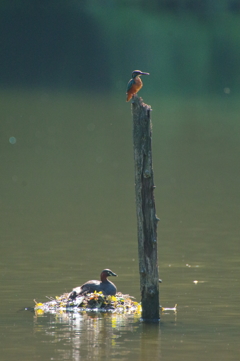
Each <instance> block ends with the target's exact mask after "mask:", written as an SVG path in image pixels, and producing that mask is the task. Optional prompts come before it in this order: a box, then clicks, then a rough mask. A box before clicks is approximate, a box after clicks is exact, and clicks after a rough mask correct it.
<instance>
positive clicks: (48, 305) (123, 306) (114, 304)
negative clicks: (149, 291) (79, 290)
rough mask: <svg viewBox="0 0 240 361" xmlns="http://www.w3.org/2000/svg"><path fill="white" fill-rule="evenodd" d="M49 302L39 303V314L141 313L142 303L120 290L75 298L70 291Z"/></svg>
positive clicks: (37, 306) (36, 310) (37, 310)
mask: <svg viewBox="0 0 240 361" xmlns="http://www.w3.org/2000/svg"><path fill="white" fill-rule="evenodd" d="M48 299H49V301H48V302H45V303H37V302H36V301H35V308H34V310H35V312H36V314H38V315H41V314H44V313H52V314H55V313H63V312H111V313H118V314H139V315H140V314H141V311H142V307H141V304H140V303H138V302H136V301H134V297H132V296H129V295H123V294H122V293H120V292H118V293H117V294H116V295H115V296H105V295H103V293H102V292H96V291H95V292H94V293H89V294H86V295H82V296H77V297H76V298H75V299H74V300H71V299H69V293H64V294H63V295H61V296H56V297H55V298H49V297H48Z"/></svg>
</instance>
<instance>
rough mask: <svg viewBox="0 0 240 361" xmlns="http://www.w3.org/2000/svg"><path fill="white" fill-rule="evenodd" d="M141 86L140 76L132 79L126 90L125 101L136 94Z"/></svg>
mask: <svg viewBox="0 0 240 361" xmlns="http://www.w3.org/2000/svg"><path fill="white" fill-rule="evenodd" d="M142 86H143V83H142V80H141V78H140V77H138V76H137V77H136V78H135V79H134V83H133V85H132V86H131V88H130V89H129V90H128V92H127V102H128V101H129V100H130V99H131V98H132V96H133V95H134V94H136V93H137V92H138V91H139V90H140V89H141V88H142Z"/></svg>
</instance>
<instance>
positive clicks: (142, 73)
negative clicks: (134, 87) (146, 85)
mask: <svg viewBox="0 0 240 361" xmlns="http://www.w3.org/2000/svg"><path fill="white" fill-rule="evenodd" d="M141 75H150V73H144V72H143V71H141Z"/></svg>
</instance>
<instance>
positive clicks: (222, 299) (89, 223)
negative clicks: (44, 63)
mask: <svg viewBox="0 0 240 361" xmlns="http://www.w3.org/2000/svg"><path fill="white" fill-rule="evenodd" d="M144 100H145V101H146V102H147V101H148V100H147V99H144ZM149 103H150V104H151V106H152V108H153V112H152V122H153V166H154V178H155V185H156V187H157V188H156V190H155V200H156V208H157V215H158V217H159V218H160V219H161V221H160V222H159V225H158V253H159V255H158V257H159V274H160V278H162V280H163V283H162V284H161V285H160V303H161V305H162V306H163V307H166V308H171V307H174V305H175V304H177V311H176V312H174V311H172V310H170V311H168V310H166V311H164V312H162V313H161V322H160V324H144V323H143V322H142V321H141V319H140V317H139V316H138V315H130V316H127V315H116V314H101V313H83V314H77V315H76V314H71V313H69V314H66V313H63V314H62V315H58V316H56V315H49V314H43V315H38V316H37V315H35V314H34V313H33V312H30V311H26V310H25V309H26V308H27V307H33V306H34V301H33V300H34V299H35V300H37V302H46V301H47V299H46V296H49V297H55V296H58V295H61V294H62V293H64V292H70V291H71V290H72V288H73V287H76V286H79V285H81V284H82V283H84V282H86V281H87V280H90V279H99V274H100V272H101V271H102V270H103V269H104V268H110V269H111V270H112V271H113V272H116V273H117V274H118V278H116V279H115V278H114V283H115V284H116V286H117V288H118V291H120V292H122V293H124V294H130V295H131V296H133V297H135V299H136V301H138V302H139V301H140V292H139V275H138V254H137V235H136V216H135V203H134V171H133V154H132V123H131V111H130V104H129V103H127V104H126V103H125V100H124V99H120V97H119V98H118V97H113V98H112V99H109V97H105V96H104V95H102V96H101V97H99V96H98V97H96V98H92V97H91V98H90V97H89V98H88V97H86V96H83V95H82V94H74V93H73V94H65V93H54V92H49V91H36V92H34V91H32V92H27V91H25V92H20V91H19V92H18V91H15V92H10V91H9V92H3V91H2V93H1V107H0V114H1V119H2V121H1V127H2V130H1V135H0V138H1V142H0V147H1V157H0V164H1V179H0V187H1V208H0V212H1V229H0V235H1V244H0V247H1V251H0V264H1V290H2V292H1V310H0V318H1V323H0V333H1V339H0V344H1V360H4V361H5V360H18V361H22V360H24V361H27V360H74V361H75V360H76V361H78V360H88V359H90V360H124V361H125V360H126V361H127V360H159V359H162V360H164V361H167V360H184V361H188V360H193V359H194V360H202V359H204V360H218V361H221V360H228V361H231V360H236V359H238V357H239V352H240V346H239V327H240V317H239V305H238V303H239V302H238V298H239V297H238V296H239V291H238V287H239V285H238V283H239V276H240V265H239V201H240V199H239V198H240V197H239V195H240V194H239V176H240V167H239V151H240V143H239V135H240V125H239V105H238V102H237V100H235V99H232V98H230V97H227V96H226V98H220V99H216V98H211V99H208V98H205V99H203V98H197V99H195V98H193V99H187V98H182V99H181V98H166V99H158V98H157V97H156V98H152V99H150V101H149Z"/></svg>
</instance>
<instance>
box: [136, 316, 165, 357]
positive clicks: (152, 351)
mask: <svg viewBox="0 0 240 361" xmlns="http://www.w3.org/2000/svg"><path fill="white" fill-rule="evenodd" d="M141 331H142V332H141V336H140V359H139V360H140V361H147V360H158V361H160V360H161V330H160V325H159V323H154V324H149V323H142V330H141Z"/></svg>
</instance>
